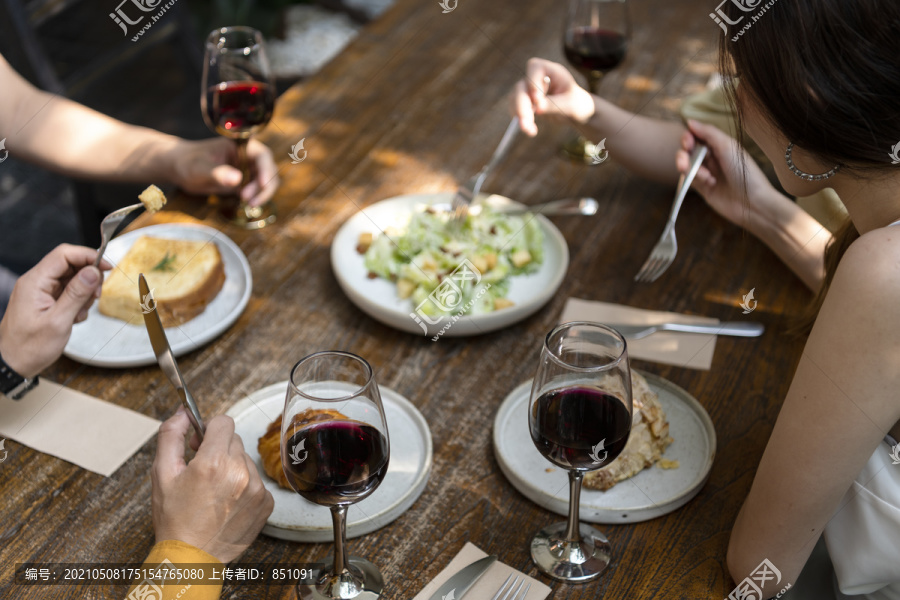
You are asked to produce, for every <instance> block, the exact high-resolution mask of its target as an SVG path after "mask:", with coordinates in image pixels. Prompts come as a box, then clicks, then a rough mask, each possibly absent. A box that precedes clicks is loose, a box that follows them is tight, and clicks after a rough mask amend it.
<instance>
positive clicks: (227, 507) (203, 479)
mask: <svg viewBox="0 0 900 600" xmlns="http://www.w3.org/2000/svg"><path fill="white" fill-rule="evenodd" d="M190 430H191V424H190V421H189V419H188V417H187V413H185V412H184V409H183V408H181V409H179V410H178V411H177V412H176V413H175V415H174V416H173V417H172V418H170V419H169V420H167V421H165V422H164V423H163V424H162V425H161V426H160V429H159V441H158V447H157V451H156V460H155V461H154V462H153V467H152V469H151V472H150V473H151V481H152V483H153V528H154V531H155V532H156V541H157V543H159V542H163V541H165V540H179V541H181V542H184V543H186V544H190V545H191V546H194V547H196V548H199V549H201V550H203V551H204V552H207V553H208V554H210V555H212V556H214V557H215V558H216V559H218V560H219V561H221V562H223V563H227V562H230V561H232V560H234V559H235V558H237V557H238V556H240V555H241V553H243V552H244V550H246V549H247V546H249V545H250V543H251V542H253V540H254V539H256V536H257V534H259V532H260V531H261V530H262V528H263V526H264V525H265V524H266V519H267V518H268V517H269V515H270V514H271V512H272V509H273V508H274V505H275V504H274V500H273V498H272V494H270V493H269V491H268V490H266V488H265V486H264V485H263V482H262V479H261V478H260V475H259V471H258V470H257V468H256V465H255V464H254V462H253V461H252V460H251V459H250V457H249V456H248V455H247V453H246V452H245V451H244V445H243V442H242V441H241V438H240V436H239V435H237V434H236V433H234V421H233V420H232V419H231V418H230V417H225V416H218V417H215V418H214V419H212V420H210V421H209V422H208V423H207V428H206V434H205V435H204V438H203V442H202V443H201V444H199V445H198V444H197V440H196V437H194V439H193V441H192V446H193V447H197V454H196V455H195V456H194V458H193V459H192V460H191V461H190V463H186V462H185V460H184V440H185V438H186V436H187V435H188V433H189V431H190Z"/></svg>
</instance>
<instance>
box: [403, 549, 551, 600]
mask: <svg viewBox="0 0 900 600" xmlns="http://www.w3.org/2000/svg"><path fill="white" fill-rule="evenodd" d="M485 556H487V554H486V553H485V552H484V551H483V550H481V549H480V548H479V547H478V546H476V545H475V544H472V543H470V542H466V545H465V546H463V548H462V550H460V551H459V554H457V555H456V556H455V557H454V558H453V560H451V561H450V564H449V565H447V567H446V568H445V569H444V570H443V571H441V572H440V573H438V574H437V577H435V578H434V579H433V580H432V581H431V582H430V583H429V584H428V585H426V586H425V587H424V588H423V589H422V591H421V592H419V594H418V595H417V596H416V597H415V598H414V599H413V600H429V599H430V598H431V596H432V594H434V593H435V592H436V591H437V590H438V588H439V587H441V586H442V585H443V584H444V583H445V582H446V581H447V580H448V579H450V578H451V577H452V576H453V575H455V574H456V573H457V572H458V571H459V570H460V569H462V568H463V567H465V566H466V565H470V564H472V563H473V562H475V561H476V560H478V559H480V558H484V557H485ZM510 573H513V574H515V575H516V576H518V577H520V579H519V581H520V582H521V581H522V579H525V587H528V584H529V583H530V584H531V589H529V590H528V594H527V595H526V596H525V600H544V598H546V597H547V596H549V595H550V592H551V590H550V588H549V587H547V586H546V585H544V584H543V583H541V582H540V581H538V580H537V579H532V578H531V577H529V576H528V575H525V574H524V573H522V572H521V571H516V570H515V569H513V568H512V567H510V566H509V565H505V564H503V563H502V562H500V561H499V560H498V561H497V562H495V563H494V564H492V565H491V568H489V569H488V570H487V572H486V573H485V574H484V575H482V576H481V579H479V580H478V581H476V582H475V585H473V586H472V587H471V588H469V591H468V592H467V593H466V600H469V599H471V600H490V599H491V598H493V597H494V594H496V593H497V590H499V589H500V586H501V585H503V582H504V581H506V578H507V577H509V575H510ZM513 579H515V577H513ZM518 586H519V584H518V583H517V584H516V587H517V588H518ZM525 587H523V588H522V589H525ZM510 598H512V595H510Z"/></svg>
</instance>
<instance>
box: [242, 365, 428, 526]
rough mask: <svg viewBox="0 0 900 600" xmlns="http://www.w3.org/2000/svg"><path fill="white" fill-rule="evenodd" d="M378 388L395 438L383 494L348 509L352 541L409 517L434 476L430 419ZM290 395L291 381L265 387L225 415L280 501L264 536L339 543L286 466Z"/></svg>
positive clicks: (321, 509) (326, 515)
mask: <svg viewBox="0 0 900 600" xmlns="http://www.w3.org/2000/svg"><path fill="white" fill-rule="evenodd" d="M378 388H379V391H380V392H381V402H382V405H383V406H384V417H385V421H386V422H387V428H388V435H389V436H390V448H391V455H390V462H389V463H388V470H387V473H386V474H385V476H384V480H383V481H382V482H381V485H379V486H378V489H376V490H375V491H374V492H372V494H371V495H370V496H368V497H366V498H365V499H364V500H361V501H360V502H358V503H356V504H351V505H350V506H349V508H348V509H347V537H348V538H353V537H359V536H361V535H365V534H367V533H371V532H373V531H375V530H376V529H380V528H382V527H384V526H385V525H387V524H388V523H390V522H391V521H393V520H394V519H396V518H397V517H399V516H400V515H402V514H403V513H404V512H406V511H407V510H408V509H409V508H410V507H411V506H412V505H413V504H414V503H415V502H416V500H417V499H418V498H419V496H421V495H422V492H423V491H424V490H425V486H426V485H427V483H428V478H429V476H430V474H431V465H432V459H433V450H432V440H431V430H430V429H429V428H428V423H427V422H426V421H425V417H424V416H422V413H421V412H419V410H418V409H417V408H416V407H415V406H414V405H413V404H412V403H411V402H410V401H409V400H407V399H406V398H404V397H403V396H401V395H400V394H399V393H397V392H395V391H394V390H392V389H390V388H386V387H384V386H378ZM287 389H288V382H287V381H282V382H281V383H276V384H273V385H270V386H268V387H265V388H263V389H261V390H258V391H256V392H253V393H252V394H250V395H248V396H247V397H246V398H244V399H243V400H240V401H239V402H237V403H236V404H235V405H234V406H232V407H231V408H230V409H228V411H227V412H226V413H225V414H227V415H228V416H230V417H231V418H233V419H234V431H235V433H237V434H238V435H240V436H241V439H242V440H244V448H245V450H246V451H247V454H248V455H249V456H250V458H251V460H253V462H254V463H255V464H256V467H257V469H259V474H260V476H261V477H262V480H263V483H264V484H265V486H266V489H268V490H269V491H270V492H271V493H272V497H273V498H274V499H275V508H274V510H273V511H272V514H271V515H269V519H268V520H267V521H266V526H265V527H263V530H262V531H263V533H265V534H266V535H269V536H272V537H275V538H278V539H282V540H291V541H296V542H330V541H332V540H333V539H334V533H333V530H332V525H331V512H330V510H329V509H328V508H327V507H325V506H320V505H318V504H313V503H312V502H309V501H308V500H306V499H305V498H303V497H302V496H300V495H299V494H298V493H296V492H295V491H294V490H293V489H291V487H290V484H289V483H288V481H287V478H286V477H285V475H284V470H283V467H282V466H281V413H282V411H283V410H284V400H285V395H286V394H287ZM308 412H310V413H316V412H324V411H308ZM308 418H310V419H315V415H309V417H308Z"/></svg>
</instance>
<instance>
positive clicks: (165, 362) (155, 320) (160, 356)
mask: <svg viewBox="0 0 900 600" xmlns="http://www.w3.org/2000/svg"><path fill="white" fill-rule="evenodd" d="M138 289H139V290H140V294H141V312H142V313H143V314H144V325H146V326H147V333H148V334H149V335H150V345H151V346H153V353H154V354H155V355H156V362H158V363H159V368H160V369H162V372H163V373H165V375H166V377H168V378H169V381H170V382H171V383H172V386H173V387H174V388H175V391H176V392H178V395H179V396H180V397H181V402H182V404H184V408H185V410H187V414H188V418H189V419H190V420H191V425H193V426H194V430H195V431H196V432H197V437H198V438H200V441H201V442H202V441H203V434H204V433H205V431H206V426H205V425H203V419H202V418H201V417H200V410H199V409H198V408H197V403H196V402H194V398H193V397H192V396H191V393H190V392H189V391H188V389H187V385H185V383H184V377H182V375H181V370H180V369H179V368H178V363H177V362H175V355H174V354H173V353H172V348H171V347H170V346H169V339H168V338H167V337H166V332H165V330H163V326H162V321H161V320H160V319H159V312H158V311H157V310H156V300H154V299H153V293H152V292H151V290H150V286H149V285H147V280H146V279H145V278H144V274H143V273H141V274H140V276H138Z"/></svg>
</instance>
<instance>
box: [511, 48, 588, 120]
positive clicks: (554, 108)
mask: <svg viewBox="0 0 900 600" xmlns="http://www.w3.org/2000/svg"><path fill="white" fill-rule="evenodd" d="M509 101H510V111H511V112H512V114H514V115H516V116H518V117H519V121H520V126H521V127H522V131H524V132H525V133H526V134H527V135H529V136H531V137H534V136H536V135H537V133H538V128H537V124H536V123H535V120H534V117H535V115H546V116H549V117H555V118H559V119H568V120H571V121H574V122H576V123H581V124H584V123H587V122H588V120H590V118H591V117H592V116H593V115H594V98H593V96H591V94H590V93H589V92H588V91H587V90H585V89H583V88H581V87H579V85H578V84H577V83H576V82H575V77H573V76H572V74H571V73H570V72H569V71H568V69H566V68H565V67H564V66H562V65H560V64H558V63H555V62H551V61H549V60H544V59H542V58H532V59H531V60H529V61H528V67H527V71H526V76H525V78H524V79H522V80H520V81H519V82H518V83H516V85H515V87H513V90H512V93H511V94H510V96H509Z"/></svg>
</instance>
